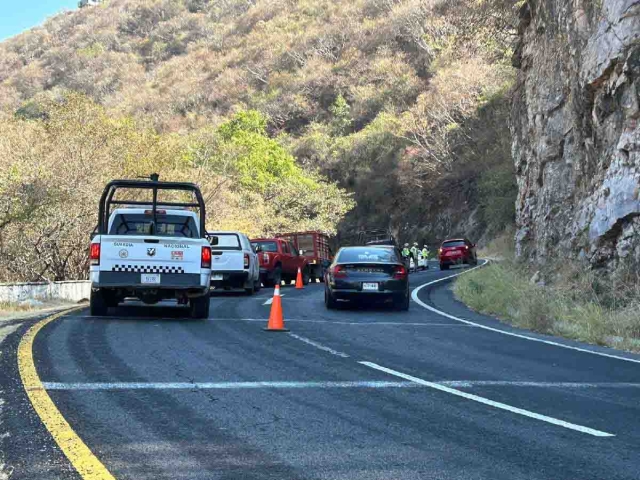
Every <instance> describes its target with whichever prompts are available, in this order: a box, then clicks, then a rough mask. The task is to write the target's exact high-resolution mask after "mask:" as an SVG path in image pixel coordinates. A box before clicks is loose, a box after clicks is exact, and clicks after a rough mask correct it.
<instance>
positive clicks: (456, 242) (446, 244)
mask: <svg viewBox="0 0 640 480" xmlns="http://www.w3.org/2000/svg"><path fill="white" fill-rule="evenodd" d="M465 245H466V243H465V242H464V240H454V241H452V242H444V243H443V244H442V248H451V247H464V246H465Z"/></svg>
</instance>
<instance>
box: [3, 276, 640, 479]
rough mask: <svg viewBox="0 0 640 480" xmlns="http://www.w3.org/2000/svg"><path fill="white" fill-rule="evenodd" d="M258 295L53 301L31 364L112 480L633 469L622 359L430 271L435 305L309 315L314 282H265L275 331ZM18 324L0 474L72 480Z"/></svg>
mask: <svg viewBox="0 0 640 480" xmlns="http://www.w3.org/2000/svg"><path fill="white" fill-rule="evenodd" d="M455 273H459V271H458V270H457V269H454V270H451V271H449V272H440V271H437V270H433V269H431V270H429V271H426V272H422V273H417V274H412V276H411V284H412V287H414V288H415V287H419V286H421V285H424V284H426V283H430V282H432V281H434V280H436V279H439V278H442V277H444V276H450V275H452V274H455ZM272 292H273V290H272V289H263V290H262V291H261V292H260V293H259V294H258V295H256V296H254V297H246V296H244V295H240V294H234V293H226V292H225V293H220V294H216V295H214V296H213V298H212V300H211V315H210V318H209V319H208V320H206V321H201V320H189V319H187V317H186V313H185V312H184V311H182V310H180V309H178V308H174V307H162V308H149V307H144V306H127V307H122V308H120V309H119V310H118V311H117V315H114V316H111V317H106V318H92V317H89V316H88V313H87V310H81V311H78V312H74V313H71V314H69V315H66V316H64V317H63V318H61V319H58V320H56V321H54V322H52V323H50V324H48V325H47V326H45V327H44V328H43V330H42V331H41V332H40V333H38V335H37V337H36V338H35V343H34V346H33V358H34V361H35V364H36V367H37V371H38V375H39V377H40V379H41V381H42V382H43V384H44V386H45V388H46V389H47V391H48V393H49V395H50V397H51V399H52V400H53V402H54V403H55V405H56V406H57V408H58V409H59V411H60V412H61V413H62V415H63V416H64V418H65V419H66V420H67V421H68V423H69V424H70V425H71V427H72V428H73V430H74V431H75V432H76V433H77V435H78V436H79V437H80V438H81V439H82V440H83V441H84V443H85V444H86V445H87V446H88V447H89V449H90V450H91V451H92V452H93V454H95V456H96V457H97V458H99V459H100V461H101V462H102V463H103V464H104V466H105V467H106V468H107V469H108V471H109V472H110V473H111V474H112V475H113V476H114V477H115V478H117V479H131V480H147V479H148V480H160V479H167V480H169V479H170V480H178V479H184V480H187V479H188V480H196V479H221V480H231V479H238V480H240V479H256V480H257V479H278V480H283V479H310V480H311V479H318V480H320V479H323V480H329V479H336V480H337V479H341V480H378V479H381V480H401V479H465V480H467V479H492V480H497V479H505V480H507V479H508V480H516V479H523V480H524V479H526V480H533V479H554V480H559V479H567V480H578V479H580V480H587V479H594V480H595V479H608V480H613V479H629V480H631V479H637V478H639V476H640V473H639V472H640V455H638V452H640V428H639V427H640V357H638V356H632V355H628V354H624V353H621V352H616V351H613V350H607V349H601V348H597V347H591V346H586V345H582V344H578V343H575V342H569V341H564V340H559V339H554V338H550V337H543V336H539V335H535V334H532V333H529V332H523V331H518V330H516V329H513V328H510V327H508V326H505V325H502V324H500V323H499V322H497V321H495V320H492V319H490V318H487V317H484V316H481V315H477V314H475V313H473V312H471V311H469V310H468V309H466V308H465V307H464V306H463V305H461V304H460V303H458V302H456V301H455V300H454V299H453V297H452V295H451V292H450V291H449V282H440V283H436V284H433V285H428V286H426V287H424V288H421V289H420V290H419V292H418V293H417V294H416V297H417V299H418V300H420V302H421V303H423V304H424V305H426V306H430V307H432V308H435V309H438V310H443V311H446V312H447V313H448V314H449V316H448V317H445V316H442V315H439V314H437V313H436V312H434V311H432V310H428V309H427V308H425V307H424V306H423V305H420V304H419V303H416V302H415V301H412V303H411V308H410V311H409V312H396V311H393V310H391V309H372V308H358V309H352V308H343V309H339V310H336V311H327V310H326V309H325V308H324V304H323V285H322V284H314V285H310V286H308V287H307V288H305V289H304V290H295V289H294V288H293V287H285V288H283V289H282V293H283V294H284V296H283V297H282V302H283V308H284V312H285V321H286V324H287V327H288V328H290V330H291V332H290V333H267V332H265V331H263V327H264V326H265V323H266V318H268V315H269V308H270V306H269V305H268V300H269V298H270V296H271V295H272ZM460 320H466V321H467V322H468V323H464V322H461V321H460ZM492 329H496V330H500V331H505V332H507V333H512V334H515V335H508V334H502V333H500V332H497V331H495V330H492ZM24 331H25V328H21V329H20V330H19V331H18V332H16V333H15V334H14V335H13V336H12V337H10V339H9V340H8V341H7V343H6V344H4V345H3V347H4V352H3V355H2V356H1V357H0V362H1V364H0V367H1V369H0V370H1V371H2V372H3V373H0V375H1V376H2V382H3V385H4V387H3V389H4V390H5V393H4V396H5V398H6V402H7V403H6V405H5V411H4V417H5V419H4V422H3V424H2V425H0V434H2V432H3V431H8V432H9V433H10V435H11V441H9V442H5V457H6V458H5V460H6V462H7V463H8V464H9V465H11V466H12V467H13V470H14V472H13V475H12V476H11V480H17V479H39V478H42V479H47V480H48V479H55V478H63V479H71V478H81V477H80V475H79V474H78V473H76V471H75V470H74V468H73V467H72V466H71V464H70V463H69V462H68V461H67V460H66V458H65V457H64V456H63V455H62V454H61V452H60V451H59V449H58V448H57V446H56V445H55V443H54V442H53V441H52V439H51V436H50V435H49V433H48V432H47V430H46V429H45V428H44V427H43V426H42V423H41V422H40V420H39V418H38V417H37V415H36V414H35V412H34V411H33V408H32V407H31V405H30V403H29V400H28V398H27V397H26V395H25V392H24V388H23V387H22V386H21V384H20V382H19V380H18V377H17V373H16V372H17V370H16V366H15V348H16V346H17V344H18V341H19V338H20V336H21V335H23V334H24ZM517 335H525V336H527V337H530V339H527V338H522V337H520V336H517ZM544 342H551V343H544ZM553 342H556V343H558V344H559V345H554V344H552V343H553ZM563 345H564V346H566V347H570V348H565V347H563ZM582 350H586V351H582ZM607 355H613V357H620V358H613V357H612V356H607ZM0 463H2V459H0ZM0 477H1V475H0Z"/></svg>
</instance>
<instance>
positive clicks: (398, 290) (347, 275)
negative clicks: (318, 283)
mask: <svg viewBox="0 0 640 480" xmlns="http://www.w3.org/2000/svg"><path fill="white" fill-rule="evenodd" d="M338 300H352V301H354V300H363V301H366V302H375V301H380V302H387V301H388V302H392V303H393V305H394V307H395V308H396V309H397V310H409V272H408V271H407V267H406V265H405V264H404V263H403V261H402V257H401V255H400V252H399V251H398V249H397V248H395V247H384V246H375V245H368V246H364V247H344V248H341V249H340V250H339V251H338V253H337V254H336V256H335V258H334V260H333V263H332V264H331V265H330V267H329V268H328V269H327V272H326V273H325V290H324V302H325V305H326V307H327V308H329V309H333V308H336V307H337V303H338Z"/></svg>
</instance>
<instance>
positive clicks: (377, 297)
mask: <svg viewBox="0 0 640 480" xmlns="http://www.w3.org/2000/svg"><path fill="white" fill-rule="evenodd" d="M329 291H330V293H331V296H332V297H333V298H334V299H336V300H351V301H362V302H374V303H375V302H384V301H387V300H393V301H400V300H402V299H403V298H405V297H406V296H407V292H406V291H405V290H403V291H398V290H382V291H379V292H363V291H362V290H331V289H330V290H329Z"/></svg>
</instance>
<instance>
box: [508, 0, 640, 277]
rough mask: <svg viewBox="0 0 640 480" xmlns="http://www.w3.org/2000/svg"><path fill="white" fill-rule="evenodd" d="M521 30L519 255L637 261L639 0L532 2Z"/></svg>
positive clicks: (604, 263) (597, 262) (602, 263)
mask: <svg viewBox="0 0 640 480" xmlns="http://www.w3.org/2000/svg"><path fill="white" fill-rule="evenodd" d="M519 36H520V38H519V44H518V46H517V48H516V51H515V54H514V59H513V63H514V66H516V67H517V68H519V78H518V85H517V91H516V95H515V100H514V104H513V110H512V125H511V129H512V135H513V156H514V160H515V164H516V171H517V178H518V188H519V194H518V199H517V204H516V216H517V228H518V230H517V234H516V244H517V247H516V249H517V253H518V255H520V256H522V257H525V258H530V259H532V260H534V261H536V262H539V263H544V262H549V261H562V260H563V259H565V258H571V259H580V260H583V261H585V262H590V263H591V264H592V265H594V266H597V267H606V268H609V269H615V268H619V267H620V266H621V265H623V264H626V263H628V262H637V263H638V264H640V126H639V119H640V0H529V1H528V2H527V3H526V4H525V5H524V6H523V7H522V9H521V11H520V25H519Z"/></svg>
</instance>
